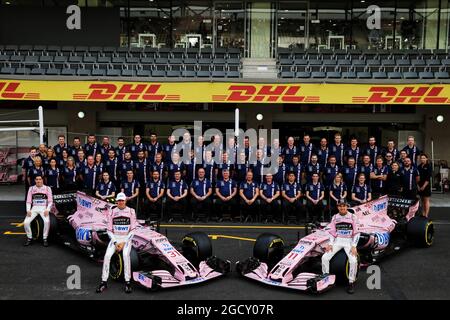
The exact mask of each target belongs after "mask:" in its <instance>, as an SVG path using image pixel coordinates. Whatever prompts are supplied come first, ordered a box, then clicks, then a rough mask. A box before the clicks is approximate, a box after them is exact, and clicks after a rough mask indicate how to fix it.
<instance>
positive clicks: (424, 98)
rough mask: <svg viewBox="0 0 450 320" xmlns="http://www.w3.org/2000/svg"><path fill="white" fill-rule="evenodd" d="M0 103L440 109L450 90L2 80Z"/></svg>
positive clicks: (425, 86)
mask: <svg viewBox="0 0 450 320" xmlns="http://www.w3.org/2000/svg"><path fill="white" fill-rule="evenodd" d="M0 100H35V101H40V100H42V101H115V102H121V101H122V102H130V101H136V102H197V103H199V102H200V103H202V102H218V103H272V104H273V103H308V104H313V103H317V104H415V105H417V104H438V105H439V104H450V85H449V84H405V85H388V84H382V85H380V84H326V83H322V84H318V83H289V84H286V83H265V84H263V83H257V84H256V83H232V82H124V81H63V80H58V81H42V80H39V81H37V80H1V79H0Z"/></svg>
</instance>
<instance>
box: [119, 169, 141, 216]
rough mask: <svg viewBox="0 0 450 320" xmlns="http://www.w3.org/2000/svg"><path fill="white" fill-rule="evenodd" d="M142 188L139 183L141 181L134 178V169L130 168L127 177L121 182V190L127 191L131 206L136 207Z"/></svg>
mask: <svg viewBox="0 0 450 320" xmlns="http://www.w3.org/2000/svg"><path fill="white" fill-rule="evenodd" d="M142 188H145V186H142ZM140 189H141V185H140V184H139V181H137V180H136V179H135V178H134V172H133V169H128V170H127V172H126V178H125V179H124V180H122V183H121V184H120V192H122V193H125V195H126V196H127V205H128V206H129V207H130V208H133V209H136V206H137V200H138V197H139V190H140Z"/></svg>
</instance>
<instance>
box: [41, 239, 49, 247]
mask: <svg viewBox="0 0 450 320" xmlns="http://www.w3.org/2000/svg"><path fill="white" fill-rule="evenodd" d="M42 245H43V246H44V247H48V240H47V239H44V240H43V241H42Z"/></svg>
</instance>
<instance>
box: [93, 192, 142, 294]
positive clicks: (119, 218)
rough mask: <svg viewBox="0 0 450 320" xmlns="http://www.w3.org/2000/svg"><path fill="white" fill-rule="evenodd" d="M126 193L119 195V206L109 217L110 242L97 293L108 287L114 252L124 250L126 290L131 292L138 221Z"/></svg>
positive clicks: (117, 199) (117, 198)
mask: <svg viewBox="0 0 450 320" xmlns="http://www.w3.org/2000/svg"><path fill="white" fill-rule="evenodd" d="M126 199H127V197H126V195H125V194H124V193H123V192H121V193H119V194H118V195H117V197H116V201H117V207H114V208H113V209H112V210H111V214H110V216H109V217H108V227H107V232H108V235H109V237H110V239H111V240H110V242H109V244H108V247H107V249H106V253H105V258H104V259H103V272H102V282H101V283H100V285H99V286H98V288H97V293H100V292H103V291H104V290H105V289H106V288H107V280H108V277H109V265H110V262H111V257H112V256H113V254H114V253H116V252H120V251H122V253H123V261H124V269H125V270H124V271H125V272H124V275H125V292H126V293H131V291H132V290H131V283H130V279H131V262H130V252H131V248H132V243H131V238H132V237H133V234H134V233H133V231H134V229H136V227H137V225H138V223H137V220H136V213H135V211H134V209H132V208H129V207H127V205H126Z"/></svg>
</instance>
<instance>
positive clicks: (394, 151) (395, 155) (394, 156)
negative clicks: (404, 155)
mask: <svg viewBox="0 0 450 320" xmlns="http://www.w3.org/2000/svg"><path fill="white" fill-rule="evenodd" d="M389 152H390V153H391V155H392V159H391V160H392V161H397V160H398V158H400V152H399V151H398V149H397V148H396V147H395V142H394V140H392V139H390V140H388V142H387V147H386V148H385V149H383V150H382V154H383V157H385V158H386V155H387V153H389Z"/></svg>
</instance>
